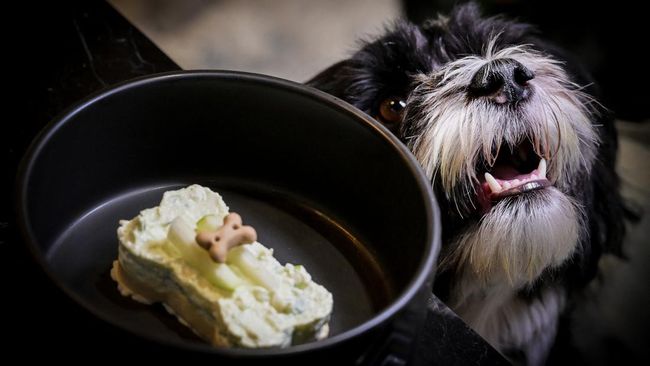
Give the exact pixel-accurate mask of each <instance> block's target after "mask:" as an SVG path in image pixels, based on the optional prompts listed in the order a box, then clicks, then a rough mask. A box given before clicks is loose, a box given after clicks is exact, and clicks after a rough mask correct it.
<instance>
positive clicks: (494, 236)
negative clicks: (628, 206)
mask: <svg viewBox="0 0 650 366" xmlns="http://www.w3.org/2000/svg"><path fill="white" fill-rule="evenodd" d="M308 84H309V85H312V86H314V87H316V88H318V89H321V90H324V91H326V92H328V93H330V94H333V95H335V96H337V97H339V98H341V99H343V100H345V101H347V102H349V103H351V104H352V105H354V106H356V107H357V108H359V109H361V110H363V111H365V112H366V113H368V114H369V115H371V116H373V117H375V118H376V119H377V120H378V121H379V122H381V123H382V124H383V125H384V126H386V127H387V128H388V129H390V130H391V131H392V132H393V133H394V134H396V135H397V136H398V137H399V138H400V139H401V141H402V142H403V143H404V144H405V145H406V146H408V147H409V148H410V150H411V151H412V152H413V154H414V155H415V157H416V158H417V159H418V161H419V162H420V163H421V165H422V168H423V169H424V172H425V173H426V174H427V176H428V177H429V178H430V180H431V183H432V185H433V189H434V192H435V193H436V196H437V198H438V203H439V204H440V206H441V212H442V213H443V215H442V221H443V249H442V253H441V255H440V263H439V268H438V274H437V278H436V281H435V286H434V292H435V293H436V295H437V296H438V297H440V298H441V299H442V300H444V301H445V302H446V303H447V304H448V305H449V306H450V307H451V308H452V309H453V310H454V311H455V312H456V313H457V314H459V315H460V316H461V317H462V318H463V319H464V320H465V321H466V322H467V323H468V324H469V325H470V326H471V327H472V328H473V329H474V330H476V331H477V332H478V333H479V334H481V335H482V336H483V337H484V338H485V339H486V340H487V341H488V342H490V343H491V344H492V345H493V346H494V347H496V348H497V349H498V350H500V351H501V352H502V353H503V354H504V355H506V356H507V357H509V358H510V359H511V360H513V361H516V362H518V363H525V364H530V365H538V364H543V363H544V362H545V360H546V357H547V355H548V353H549V350H550V349H551V347H552V346H553V344H554V340H555V337H556V333H557V330H558V326H559V322H560V319H561V318H562V316H563V314H566V313H567V311H568V310H570V307H571V304H572V299H573V298H574V296H575V295H576V294H577V293H578V291H580V289H581V288H583V287H584V286H585V285H586V284H587V283H588V282H589V281H590V280H591V279H592V278H593V277H594V275H595V273H596V269H597V262H598V259H599V257H600V256H601V254H602V253H603V252H605V251H612V252H617V251H619V248H620V244H621V238H622V235H623V222H622V207H621V201H620V196H619V193H618V180H617V176H616V174H615V172H614V163H615V157H616V144H617V143H616V132H615V129H614V126H613V121H612V119H611V116H609V114H608V112H607V110H606V109H605V108H603V107H602V106H601V105H600V104H599V103H598V102H597V101H596V99H595V93H596V91H595V90H593V89H594V88H593V85H592V84H591V83H590V82H589V79H588V77H587V76H586V74H585V72H584V71H583V70H581V69H580V67H579V66H578V65H577V64H576V63H574V62H572V61H571V60H570V59H569V58H568V56H567V55H565V54H564V53H563V52H562V50H559V49H557V48H556V47H554V46H552V45H551V44H549V43H547V42H545V41H543V40H542V39H540V38H538V36H537V34H536V32H535V31H534V28H533V27H531V26H530V25H527V24H522V23H519V22H515V21H512V20H508V19H504V18H502V17H490V18H486V17H482V16H481V15H480V13H479V10H478V8H477V6H476V5H474V4H466V5H462V6H460V7H457V8H456V9H455V10H454V11H452V12H451V14H449V16H439V17H438V18H437V19H433V20H430V21H428V22H425V23H424V24H422V25H414V24H410V23H406V22H400V23H397V24H395V25H394V26H392V27H391V28H390V29H388V30H387V31H386V33H385V34H384V35H382V36H381V37H379V38H378V39H376V40H373V41H370V42H365V43H364V44H363V45H362V46H361V48H360V49H359V50H358V51H357V52H356V53H354V54H353V55H352V57H351V58H349V59H346V60H343V61H341V62H339V63H337V64H335V65H333V66H331V67H329V68H328V69H326V70H325V71H323V72H322V73H320V74H319V75H317V76H316V77H314V78H313V79H312V80H311V81H309V82H308Z"/></svg>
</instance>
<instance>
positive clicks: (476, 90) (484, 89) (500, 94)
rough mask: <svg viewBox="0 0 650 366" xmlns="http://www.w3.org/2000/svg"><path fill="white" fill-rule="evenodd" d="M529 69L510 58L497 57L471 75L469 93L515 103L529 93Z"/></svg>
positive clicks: (495, 100)
mask: <svg viewBox="0 0 650 366" xmlns="http://www.w3.org/2000/svg"><path fill="white" fill-rule="evenodd" d="M534 77H535V74H533V72H532V71H530V69H528V68H526V66H524V65H522V64H521V62H519V61H517V60H513V59H511V58H499V59H495V60H492V61H490V62H488V63H486V64H485V65H483V66H482V67H481V68H480V69H479V70H478V71H477V72H476V74H475V75H474V77H472V81H471V83H470V85H469V89H468V91H469V95H470V96H472V97H477V98H478V97H485V98H488V99H490V100H491V101H492V102H494V103H497V104H505V103H517V102H519V101H521V100H523V99H526V98H527V97H528V96H529V94H530V86H529V85H528V81H529V80H531V79H533V78H534Z"/></svg>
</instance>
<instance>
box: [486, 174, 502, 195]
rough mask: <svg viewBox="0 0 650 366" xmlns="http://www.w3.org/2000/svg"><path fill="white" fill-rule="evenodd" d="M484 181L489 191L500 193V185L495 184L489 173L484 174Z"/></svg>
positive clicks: (495, 181)
mask: <svg viewBox="0 0 650 366" xmlns="http://www.w3.org/2000/svg"><path fill="white" fill-rule="evenodd" d="M485 181H486V182H487V183H488V185H489V186H490V190H491V191H492V193H499V192H501V185H499V182H497V180H496V179H494V177H493V176H492V174H490V173H485Z"/></svg>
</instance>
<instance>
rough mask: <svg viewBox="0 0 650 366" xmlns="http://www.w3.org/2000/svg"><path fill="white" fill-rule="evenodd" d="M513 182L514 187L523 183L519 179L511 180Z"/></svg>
mask: <svg viewBox="0 0 650 366" xmlns="http://www.w3.org/2000/svg"><path fill="white" fill-rule="evenodd" d="M511 182H512V186H513V187H514V186H517V185H519V183H521V182H520V181H519V179H515V180H511Z"/></svg>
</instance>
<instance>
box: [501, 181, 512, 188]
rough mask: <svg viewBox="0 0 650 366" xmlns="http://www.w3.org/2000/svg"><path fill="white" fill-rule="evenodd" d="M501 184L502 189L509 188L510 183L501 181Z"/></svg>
mask: <svg viewBox="0 0 650 366" xmlns="http://www.w3.org/2000/svg"><path fill="white" fill-rule="evenodd" d="M501 186H502V187H503V189H510V183H508V182H503V184H502V185H501Z"/></svg>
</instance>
